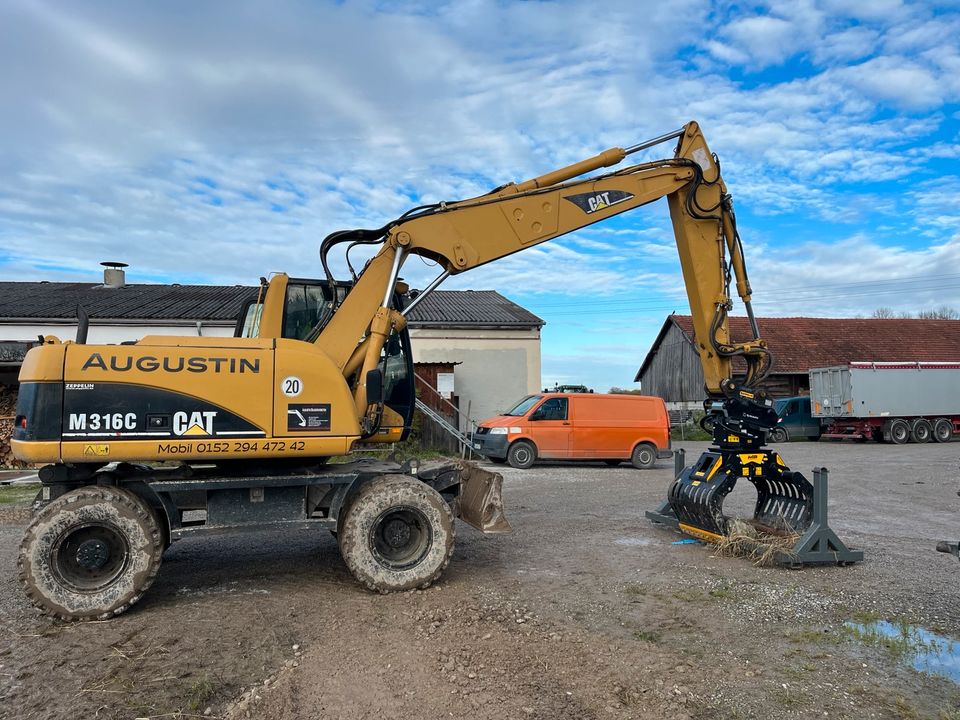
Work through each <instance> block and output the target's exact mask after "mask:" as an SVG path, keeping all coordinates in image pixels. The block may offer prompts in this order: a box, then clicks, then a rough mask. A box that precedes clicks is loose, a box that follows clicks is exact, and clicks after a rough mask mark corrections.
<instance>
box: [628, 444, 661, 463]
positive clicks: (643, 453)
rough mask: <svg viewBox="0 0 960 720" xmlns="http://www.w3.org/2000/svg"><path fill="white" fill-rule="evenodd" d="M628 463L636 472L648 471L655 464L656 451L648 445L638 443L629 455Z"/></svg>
mask: <svg viewBox="0 0 960 720" xmlns="http://www.w3.org/2000/svg"><path fill="white" fill-rule="evenodd" d="M630 462H631V463H633V466H634V467H635V468H637V469H638V470H649V469H650V468H652V467H653V466H654V465H656V464H657V449H656V448H655V447H654V446H653V445H651V444H650V443H640V444H639V445H637V446H636V447H635V448H634V449H633V452H632V453H630Z"/></svg>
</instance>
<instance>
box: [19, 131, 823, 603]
mask: <svg viewBox="0 0 960 720" xmlns="http://www.w3.org/2000/svg"><path fill="white" fill-rule="evenodd" d="M670 141H676V146H675V149H674V152H673V155H672V157H668V158H664V159H660V160H651V161H648V162H642V163H638V164H634V165H627V166H624V167H620V168H616V169H612V170H608V171H606V172H602V173H600V174H594V175H591V174H589V173H592V172H594V171H596V170H599V169H601V168H609V167H612V166H615V165H619V164H620V163H621V162H622V161H623V160H624V159H625V158H626V157H627V156H629V155H632V154H634V153H638V152H641V151H643V150H646V149H648V148H652V147H654V146H657V145H660V144H662V143H666V142H670ZM581 176H585V177H581ZM659 198H666V200H667V207H668V208H669V211H670V216H671V219H672V224H673V230H674V237H675V240H676V243H677V250H678V254H679V256H680V266H681V269H682V275H683V281H684V285H685V287H686V291H687V297H688V300H689V303H690V308H691V311H692V313H693V317H694V326H695V329H696V336H697V338H698V341H699V343H700V347H699V351H700V360H701V364H702V366H703V370H704V379H705V385H706V391H707V395H708V399H707V401H706V404H705V410H706V411H707V413H708V414H709V415H710V416H711V417H712V418H713V419H714V421H715V422H714V428H715V432H714V440H715V442H716V447H715V448H711V450H709V451H707V452H705V453H704V455H703V456H702V457H701V459H700V460H698V461H697V463H696V465H695V467H694V468H691V469H690V472H687V473H686V474H684V475H682V476H681V477H679V478H677V479H676V480H675V481H674V484H673V485H672V486H671V489H670V491H669V493H668V497H669V498H670V500H669V501H670V503H671V506H672V507H673V510H674V512H675V513H676V517H677V518H678V519H679V521H680V523H681V525H680V527H681V529H684V531H689V532H691V533H706V534H710V535H713V536H716V534H718V533H721V532H723V528H724V526H725V524H726V522H727V518H726V516H725V515H724V514H723V513H722V512H721V507H720V506H721V504H722V501H723V498H724V497H725V496H726V494H727V493H729V491H730V490H731V489H732V487H733V485H734V484H735V483H736V482H737V480H738V479H739V478H741V477H747V478H748V479H749V481H750V482H752V483H754V484H755V485H756V486H757V487H758V493H759V494H760V496H761V500H760V501H758V505H757V511H756V512H757V513H762V514H763V515H764V519H765V520H770V519H774V520H775V519H776V518H781V519H782V520H783V521H784V522H785V523H787V524H790V525H792V526H795V527H796V528H798V529H801V530H802V529H803V528H804V527H805V526H809V524H810V522H811V519H810V507H811V503H812V500H811V493H812V488H811V486H810V483H809V482H807V481H806V480H805V479H804V478H803V477H802V476H801V475H800V474H799V473H793V472H790V470H789V468H788V467H787V465H786V463H785V462H784V461H783V460H782V458H780V456H779V455H778V454H777V453H776V452H773V451H770V450H766V449H764V447H763V445H764V443H765V441H766V435H767V432H769V430H770V429H771V428H772V427H773V426H774V425H775V424H776V413H775V412H774V410H773V408H772V401H771V400H770V399H769V398H768V397H767V395H766V393H764V392H763V391H762V390H760V389H758V387H759V383H760V382H762V380H763V378H764V377H765V376H766V374H767V372H768V371H769V368H770V353H769V350H768V349H767V346H766V342H765V341H764V340H763V339H762V338H761V337H760V330H759V327H758V325H757V321H756V318H755V317H754V314H753V310H752V305H751V298H752V289H751V287H750V282H749V279H748V277H747V271H746V263H745V259H744V254H743V246H742V242H741V238H740V234H739V232H738V230H737V225H736V217H735V214H734V211H733V201H732V199H731V196H730V195H729V193H728V192H727V188H726V185H725V183H724V181H723V179H722V177H721V173H720V163H719V161H718V159H717V157H716V155H714V154H713V153H712V152H711V151H710V149H709V147H708V145H707V142H706V140H705V138H704V136H703V133H702V131H701V129H700V126H699V125H698V124H697V123H695V122H690V123H687V124H686V125H684V126H683V127H681V128H679V129H678V130H675V131H672V132H669V133H666V134H664V135H661V136H659V137H656V138H653V139H651V140H648V141H645V142H641V143H637V144H635V145H632V146H630V147H628V148H611V149H609V150H606V151H604V152H602V153H600V154H598V155H596V156H594V157H591V158H587V159H586V160H582V161H580V162H577V163H574V164H572V165H569V166H566V167H563V168H560V169H558V170H554V171H552V172H548V173H546V174H544V175H541V176H538V177H535V178H531V179H529V180H526V181H524V182H520V183H513V182H509V183H506V184H504V185H501V186H499V187H497V188H494V189H493V190H491V191H489V192H487V193H485V194H483V195H480V196H478V197H474V198H468V199H465V200H458V201H450V202H436V203H430V204H427V205H421V206H418V207H415V208H412V209H410V210H408V211H407V212H405V213H404V214H403V215H401V216H400V217H398V218H395V219H393V220H390V221H388V222H386V223H385V224H384V225H383V226H381V227H379V228H370V229H353V230H341V231H337V232H334V233H331V234H330V235H328V236H327V237H326V238H325V239H324V240H323V241H322V242H321V244H320V264H321V267H322V270H323V277H320V278H313V279H310V278H307V279H296V278H291V277H289V276H288V275H286V274H285V273H278V274H275V275H274V276H273V277H272V278H271V279H270V280H269V281H267V280H266V279H263V280H262V282H261V290H260V293H259V295H258V297H257V298H256V299H255V300H254V301H252V302H251V303H250V305H249V306H248V307H247V308H245V310H244V312H243V313H242V315H241V317H240V318H238V323H237V336H236V337H233V338H219V337H160V336H148V337H144V338H141V339H140V340H138V341H136V342H134V343H131V344H121V345H90V344H87V343H86V323H85V320H84V317H85V314H83V313H78V315H79V318H78V319H79V323H78V330H77V336H76V340H75V341H69V340H68V341H61V340H60V339H59V338H56V337H53V336H47V337H44V338H43V342H42V344H41V345H39V346H38V347H35V348H33V349H31V350H30V351H29V353H28V354H27V356H26V357H25V359H24V362H23V365H22V369H21V372H20V394H19V399H18V404H17V409H16V418H15V423H14V426H15V427H14V432H13V437H12V438H11V447H12V450H13V452H14V454H15V455H16V456H17V457H18V458H20V459H21V460H24V461H25V462H29V463H36V464H39V465H42V467H41V468H40V470H39V473H38V474H39V477H40V480H41V482H42V490H41V495H40V498H39V500H38V502H37V512H36V514H35V516H34V518H33V521H32V522H31V523H30V525H29V526H28V527H27V529H26V532H25V533H24V538H23V541H22V543H21V546H20V553H19V559H18V568H19V577H20V580H21V583H22V585H23V587H24V589H25V591H26V593H27V595H28V596H29V598H30V599H31V601H32V602H33V603H34V604H35V605H36V606H37V607H39V608H40V609H41V610H42V611H44V612H46V613H48V614H50V615H54V616H57V617H60V618H62V619H64V620H79V619H88V618H109V617H112V616H114V615H116V614H118V613H121V612H124V611H125V610H126V609H127V608H129V607H131V606H132V605H133V604H134V603H135V602H137V600H138V599H139V598H140V597H142V595H143V594H144V593H145V592H146V591H147V589H148V588H149V587H150V585H151V583H152V582H153V580H154V578H155V577H156V575H157V573H158V571H159V569H160V564H161V559H162V556H163V553H164V551H165V549H166V548H167V547H168V546H169V544H170V543H171V542H174V541H176V540H177V539H179V538H184V537H190V536H202V535H206V534H213V533H223V532H227V531H249V530H256V529H260V528H279V527H286V528H302V529H305V530H307V531H313V532H317V531H319V530H327V531H330V532H331V533H333V534H334V535H335V536H336V538H337V542H338V544H339V548H340V554H341V557H342V558H343V561H344V563H345V564H346V566H347V568H348V569H349V570H350V571H351V573H352V574H353V575H354V577H355V578H356V579H357V581H358V582H360V583H361V584H362V585H364V586H366V587H367V588H369V589H370V590H373V591H376V592H393V591H400V590H409V589H413V588H423V587H427V586H429V585H430V584H431V583H433V582H434V581H436V580H437V578H439V577H440V576H441V574H442V573H443V570H444V568H445V567H446V566H447V564H448V562H449V561H450V558H451V555H452V553H453V549H454V533H455V531H454V518H459V519H461V520H462V521H464V522H466V523H468V524H470V525H472V526H474V527H475V528H477V529H479V530H481V531H482V532H485V533H503V532H506V531H508V530H509V525H508V523H507V521H506V518H505V513H504V505H503V499H502V495H501V488H502V478H501V476H500V475H499V474H497V473H491V472H487V471H485V470H483V469H481V468H479V467H478V466H476V465H473V464H470V463H463V462H454V463H441V464H439V465H433V466H427V465H420V464H419V463H417V462H415V461H408V462H404V463H399V462H393V461H371V460H358V461H354V462H348V463H331V462H328V461H329V460H330V458H332V457H336V456H344V455H348V454H350V453H353V452H355V451H361V450H362V449H363V448H364V446H366V445H368V444H370V443H392V442H396V441H399V440H402V439H403V438H404V437H406V435H407V433H408V432H409V429H410V425H411V419H412V414H413V410H414V407H415V402H414V399H415V396H414V384H413V378H414V374H413V366H412V354H411V348H410V337H409V333H408V332H407V329H406V325H407V315H408V313H409V312H410V311H411V310H412V309H413V308H414V307H416V305H417V304H418V303H419V302H422V301H423V299H424V298H426V297H428V296H429V294H430V293H431V292H433V291H434V290H435V289H436V288H437V287H438V286H439V285H440V284H441V283H443V282H444V281H445V280H446V279H447V278H448V277H450V276H452V275H457V274H460V273H462V272H466V271H468V270H470V269H472V268H475V267H479V266H482V265H485V264H487V263H489V262H494V261H496V260H498V259H500V258H503V257H506V256H509V255H512V254H513V253H516V252H520V251H522V250H525V249H527V248H531V247H536V246H537V245H539V244H540V243H543V242H546V241H549V240H552V239H554V238H557V237H560V236H562V235H565V234H567V233H570V232H573V231H575V230H578V229H580V228H583V227H586V226H588V225H592V224H594V223H597V222H601V221H604V220H606V219H608V218H611V217H614V216H617V215H620V214H622V213H624V212H627V211H630V210H634V209H636V208H639V207H641V206H643V205H646V204H648V203H651V202H653V201H655V200H657V199H659ZM358 246H369V247H372V248H373V249H374V254H373V256H372V258H371V259H370V260H369V261H368V262H367V263H366V265H365V266H364V267H363V268H362V270H361V271H360V272H359V273H357V272H355V271H354V268H353V266H352V264H351V263H350V257H349V253H350V251H351V250H352V249H353V248H356V247H358ZM335 249H339V251H341V252H343V253H344V256H345V259H346V263H345V266H346V267H347V268H348V269H349V270H350V273H351V277H350V278H349V279H342V278H337V277H335V276H334V274H333V272H332V270H331V269H330V255H331V253H332V252H333V251H334V250H335ZM413 257H418V258H420V259H422V260H426V261H431V262H433V263H436V264H437V265H438V266H439V268H440V272H439V275H438V276H437V277H436V278H434V279H433V280H432V281H431V282H430V283H429V284H428V285H427V286H426V287H425V288H424V290H423V291H422V292H421V293H420V294H419V295H418V296H417V297H416V298H413V299H412V300H410V302H406V301H405V300H404V296H405V294H406V291H407V290H408V289H409V288H408V287H407V286H406V284H405V283H403V282H402V281H400V279H399V275H400V271H401V268H402V267H403V264H404V262H406V261H407V260H409V259H411V258H413ZM734 282H735V286H736V293H737V295H738V296H739V297H740V299H741V301H742V302H743V305H744V307H745V309H746V312H747V315H748V317H749V318H750V326H751V335H752V336H751V337H749V338H747V339H745V340H740V341H733V340H731V338H730V334H729V327H728V325H729V324H728V321H727V315H728V312H729V311H730V310H731V309H732V307H733V294H732V285H733V284H734ZM583 302H584V303H589V302H590V298H589V297H585V298H583ZM734 357H741V358H743V359H744V361H745V362H746V367H747V372H746V375H745V376H744V377H742V378H740V377H734V376H733V373H732V360H733V358H734Z"/></svg>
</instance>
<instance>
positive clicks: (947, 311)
mask: <svg viewBox="0 0 960 720" xmlns="http://www.w3.org/2000/svg"><path fill="white" fill-rule="evenodd" d="M917 317H918V318H920V319H921V320H960V313H958V312H957V311H956V310H954V309H953V308H952V307H950V306H949V305H941V306H940V307H938V308H937V309H936V310H921V311H920V312H918V313H917Z"/></svg>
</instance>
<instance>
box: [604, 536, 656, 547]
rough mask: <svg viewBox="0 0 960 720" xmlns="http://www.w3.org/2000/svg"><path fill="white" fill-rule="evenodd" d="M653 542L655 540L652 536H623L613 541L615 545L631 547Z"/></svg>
mask: <svg viewBox="0 0 960 720" xmlns="http://www.w3.org/2000/svg"><path fill="white" fill-rule="evenodd" d="M653 543H654V541H653V540H651V539H650V538H639V537H622V538H617V539H616V540H614V541H613V544H614V545H627V546H630V547H636V546H638V545H653Z"/></svg>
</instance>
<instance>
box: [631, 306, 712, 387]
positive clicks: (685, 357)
mask: <svg viewBox="0 0 960 720" xmlns="http://www.w3.org/2000/svg"><path fill="white" fill-rule="evenodd" d="M640 389H641V390H642V391H643V393H644V395H656V396H658V397H662V398H663V399H664V400H666V401H667V402H698V401H701V400H703V399H704V398H705V397H706V395H705V394H704V392H703V368H702V367H701V366H700V357H699V356H698V355H697V353H696V352H695V351H694V349H693V345H691V344H690V341H689V340H687V338H686V337H685V336H684V334H683V332H682V331H681V330H680V328H678V327H677V326H676V325H675V324H672V323H671V325H670V328H669V329H668V330H667V332H666V334H665V335H664V336H663V342H661V343H660V345H659V346H658V347H657V349H656V354H655V355H654V356H653V360H651V361H650V364H649V365H648V366H647V369H646V372H644V374H643V375H642V376H641V377H640Z"/></svg>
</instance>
